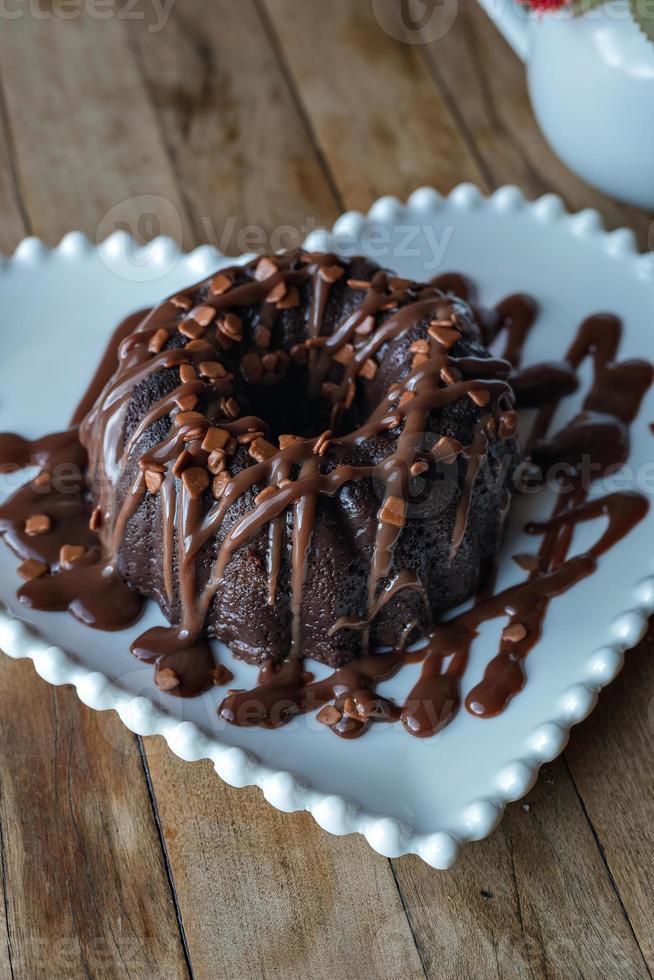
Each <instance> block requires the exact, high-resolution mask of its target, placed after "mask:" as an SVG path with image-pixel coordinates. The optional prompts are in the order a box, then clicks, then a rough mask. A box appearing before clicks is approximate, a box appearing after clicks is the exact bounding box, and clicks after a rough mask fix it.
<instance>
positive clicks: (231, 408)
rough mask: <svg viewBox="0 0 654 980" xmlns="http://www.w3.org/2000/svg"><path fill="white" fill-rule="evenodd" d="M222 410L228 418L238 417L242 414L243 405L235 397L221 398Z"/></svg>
mask: <svg viewBox="0 0 654 980" xmlns="http://www.w3.org/2000/svg"><path fill="white" fill-rule="evenodd" d="M220 411H221V412H223V414H224V415H226V416H227V418H228V419H237V418H238V417H239V415H240V414H241V406H240V405H239V403H238V402H237V401H236V399H235V398H221V399H220Z"/></svg>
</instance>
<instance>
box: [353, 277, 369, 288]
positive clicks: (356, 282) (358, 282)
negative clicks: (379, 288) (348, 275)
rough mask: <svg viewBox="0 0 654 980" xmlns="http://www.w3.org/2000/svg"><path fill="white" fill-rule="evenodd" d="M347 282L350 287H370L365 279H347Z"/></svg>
mask: <svg viewBox="0 0 654 980" xmlns="http://www.w3.org/2000/svg"><path fill="white" fill-rule="evenodd" d="M347 284H348V286H349V287H350V289H370V285H371V284H370V283H369V282H366V280H365V279H348V281H347Z"/></svg>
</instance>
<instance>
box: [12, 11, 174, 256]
mask: <svg viewBox="0 0 654 980" xmlns="http://www.w3.org/2000/svg"><path fill="white" fill-rule="evenodd" d="M124 30H125V23H124V22H123V21H121V20H119V19H117V18H113V19H111V20H102V21H98V20H94V19H92V18H90V17H87V16H79V17H77V18H75V19H71V20H62V19H61V18H59V17H57V16H54V15H53V16H52V17H50V18H46V19H43V20H42V19H36V18H33V17H31V16H23V17H20V18H18V19H16V20H12V21H10V22H9V23H8V24H7V25H5V27H4V29H3V30H2V32H1V33H0V62H1V63H2V69H3V77H4V81H5V104H6V110H7V116H8V120H9V124H10V127H11V132H12V135H13V141H14V146H15V155H16V159H17V161H18V164H19V169H20V183H21V190H22V192H23V195H24V200H25V206H26V208H27V209H28V210H29V213H30V215H32V220H33V226H34V234H37V235H40V236H41V237H43V238H44V239H45V240H46V241H49V242H51V243H54V241H55V239H54V238H53V235H59V234H60V233H63V232H65V231H70V230H71V227H77V228H79V229H80V230H82V231H84V232H86V233H87V234H88V235H89V236H90V237H91V238H92V239H93V240H96V238H104V237H106V235H107V234H109V233H110V232H111V231H114V230H115V229H116V228H119V227H120V228H126V229H127V230H130V231H131V232H132V233H133V234H134V235H135V237H136V238H137V239H141V240H144V239H147V238H151V237H153V235H154V234H158V233H161V234H170V235H171V236H172V237H175V238H177V239H178V240H180V241H185V242H186V244H187V246H188V245H189V244H190V240H191V239H190V231H189V229H188V228H187V227H186V222H185V216H184V212H183V209H182V208H181V207H180V202H179V200H178V198H177V190H176V187H175V183H174V179H173V174H172V168H171V166H170V163H169V161H168V158H167V155H166V150H165V147H164V145H163V142H162V141H161V138H160V136H159V131H158V128H157V121H156V118H155V115H154V113H153V111H152V108H151V106H150V103H149V100H148V98H147V96H146V93H145V92H144V91H143V88H142V85H141V82H140V78H139V73H138V70H137V68H136V66H135V64H134V61H133V58H132V57H131V55H130V53H129V50H127V48H126V40H125V34H124ZM150 215H152V216H153V217H150Z"/></svg>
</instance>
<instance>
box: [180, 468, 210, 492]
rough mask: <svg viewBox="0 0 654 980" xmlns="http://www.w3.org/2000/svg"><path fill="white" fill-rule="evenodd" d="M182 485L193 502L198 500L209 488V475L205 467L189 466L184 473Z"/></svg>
mask: <svg viewBox="0 0 654 980" xmlns="http://www.w3.org/2000/svg"><path fill="white" fill-rule="evenodd" d="M182 483H183V484H184V487H185V489H186V492H187V493H188V495H189V497H190V498H191V500H198V499H199V498H200V497H201V496H202V494H203V493H204V491H205V490H206V489H207V487H208V486H209V474H208V472H207V470H205V468H204V466H189V468H188V469H186V470H184V472H183V473H182Z"/></svg>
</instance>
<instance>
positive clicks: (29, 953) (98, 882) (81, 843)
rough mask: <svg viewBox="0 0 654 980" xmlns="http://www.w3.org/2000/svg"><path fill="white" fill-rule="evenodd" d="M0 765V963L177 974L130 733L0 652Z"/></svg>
mask: <svg viewBox="0 0 654 980" xmlns="http://www.w3.org/2000/svg"><path fill="white" fill-rule="evenodd" d="M0 771H1V772H2V780H1V782H0V834H1V836H0V861H1V865H2V888H3V896H4V901H5V916H6V918H3V920H2V925H1V926H0V943H2V946H3V955H2V957H0V958H2V959H3V960H4V969H5V971H7V972H6V973H4V974H2V975H3V976H4V975H8V974H11V976H12V977H16V978H18V977H29V978H30V980H52V978H53V977H78V976H79V977H82V976H93V977H100V976H101V977H103V978H104V977H106V978H114V977H115V978H123V977H125V976H129V977H134V978H147V977H152V976H161V977H166V978H168V977H171V978H174V977H179V978H183V977H187V976H188V969H187V966H186V962H185V959H184V955H183V951H182V948H181V943H180V935H179V929H178V925H177V920H176V916H175V909H174V906H173V901H172V895H171V890H170V887H169V882H168V879H167V875H166V869H165V867H164V862H163V856H162V851H161V846H160V842H159V838H158V834H157V829H156V826H155V823H154V821H153V818H152V810H151V805H150V799H149V796H148V791H147V786H146V782H145V779H144V774H143V768H142V765H141V760H140V755H139V751H138V745H137V742H136V739H135V738H134V737H133V736H132V735H131V734H130V733H129V732H128V731H127V729H126V728H124V726H123V725H122V723H121V722H120V721H119V720H118V718H117V716H115V715H114V714H113V712H112V713H111V714H107V715H104V714H97V713H95V712H91V711H89V710H88V709H87V708H84V707H83V705H82V704H81V703H80V701H79V700H78V698H77V695H76V694H75V692H74V691H73V690H72V689H70V688H68V689H64V688H53V687H51V686H50V685H48V684H46V683H45V681H42V680H41V679H40V678H38V677H37V676H36V675H35V674H34V669H33V667H32V665H31V664H29V663H26V662H18V661H11V660H9V659H8V658H6V657H4V656H2V661H1V663H0ZM2 933H4V935H2ZM4 951H6V957H5V953H4Z"/></svg>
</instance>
